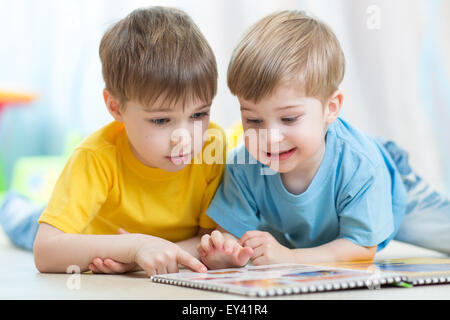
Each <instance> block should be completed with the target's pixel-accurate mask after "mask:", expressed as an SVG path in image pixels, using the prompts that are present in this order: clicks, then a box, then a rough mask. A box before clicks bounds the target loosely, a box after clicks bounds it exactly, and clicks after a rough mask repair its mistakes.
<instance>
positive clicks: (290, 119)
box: [281, 116, 300, 123]
mask: <svg viewBox="0 0 450 320" xmlns="http://www.w3.org/2000/svg"><path fill="white" fill-rule="evenodd" d="M298 118H300V116H295V117H286V118H281V121H283V122H286V123H290V122H294V121H295V120H297V119H298Z"/></svg>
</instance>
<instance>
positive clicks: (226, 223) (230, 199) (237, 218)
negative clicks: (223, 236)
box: [207, 160, 260, 238]
mask: <svg viewBox="0 0 450 320" xmlns="http://www.w3.org/2000/svg"><path fill="white" fill-rule="evenodd" d="M231 161H232V160H231ZM229 162H230V160H229ZM233 163H234V162H231V164H227V166H226V168H225V171H224V178H223V181H222V183H221V184H220V186H219V188H218V190H217V192H216V195H215V197H214V199H213V201H212V203H211V205H210V207H209V209H208V211H207V214H208V215H209V216H210V217H211V218H212V219H214V221H216V222H217V223H218V224H219V225H220V226H221V227H222V228H224V229H225V230H227V231H228V232H230V233H232V234H234V235H235V236H236V237H239V238H240V237H242V235H243V234H244V233H245V232H246V231H248V230H256V229H258V227H259V225H260V219H259V216H258V211H257V206H256V203H255V200H254V197H253V195H252V193H251V190H250V188H249V184H248V177H247V175H246V173H245V170H246V169H249V166H252V165H249V164H233Z"/></svg>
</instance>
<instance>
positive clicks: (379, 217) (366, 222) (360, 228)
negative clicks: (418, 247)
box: [337, 168, 394, 247]
mask: <svg viewBox="0 0 450 320" xmlns="http://www.w3.org/2000/svg"><path fill="white" fill-rule="evenodd" d="M360 169H361V168H360ZM358 172H359V173H356V174H355V175H354V176H353V177H352V179H351V181H350V183H349V184H348V185H347V186H346V188H344V191H343V192H342V193H341V194H340V196H339V197H338V203H337V213H338V217H339V237H340V238H344V239H347V240H350V241H352V242H353V243H355V244H358V245H361V246H365V247H370V246H376V245H378V244H380V243H381V242H383V241H384V240H386V239H387V238H388V237H389V236H390V235H391V234H392V233H393V231H394V216H393V209H392V197H391V193H390V191H391V187H390V185H391V182H390V179H389V176H388V175H386V174H384V171H383V170H377V169H376V168H373V169H370V168H366V169H365V170H358Z"/></svg>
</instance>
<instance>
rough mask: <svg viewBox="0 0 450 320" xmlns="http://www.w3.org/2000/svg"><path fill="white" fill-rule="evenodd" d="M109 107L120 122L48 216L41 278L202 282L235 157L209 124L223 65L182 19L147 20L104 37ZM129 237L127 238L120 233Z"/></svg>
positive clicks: (161, 15)
mask: <svg viewBox="0 0 450 320" xmlns="http://www.w3.org/2000/svg"><path fill="white" fill-rule="evenodd" d="M100 58H101V61H102V72H103V78H104V80H105V89H104V91H103V96H104V100H105V104H106V106H107V108H108V111H109V112H110V114H111V115H112V116H113V117H114V119H115V121H113V122H112V123H110V124H108V125H106V126H105V127H103V128H101V129H100V130H98V131H96V132H95V133H93V134H91V135H90V136H89V137H87V138H86V139H85V140H84V141H83V142H82V143H81V144H80V145H79V146H78V147H77V148H76V150H75V151H74V153H73V155H72V157H71V158H70V160H69V161H68V163H67V165H66V166H65V168H64V170H63V172H62V173H61V176H60V177H59V179H58V181H57V183H56V186H55V189H54V191H53V194H52V196H51V199H50V201H49V203H48V206H47V207H46V209H45V210H44V212H43V213H42V215H41V217H40V219H39V223H40V227H39V230H38V232H37V236H36V239H35V243H34V257H35V263H36V267H37V268H38V270H39V271H40V272H65V271H66V270H67V268H68V267H69V266H73V265H75V266H78V267H79V269H80V271H82V272H83V271H87V270H89V269H91V270H92V271H94V272H105V273H116V272H126V271H129V270H132V269H133V270H134V269H143V270H145V271H146V272H147V273H148V274H149V275H152V274H161V273H168V272H177V271H178V265H179V264H181V265H184V266H186V267H188V268H190V269H192V270H193V271H198V272H202V271H205V270H206V267H205V266H204V265H203V264H202V263H201V262H200V261H199V260H198V254H197V252H196V246H197V245H198V243H199V241H200V237H201V236H202V235H203V234H206V233H209V232H210V231H211V230H212V229H214V228H215V226H216V224H215V223H214V221H212V220H211V219H210V218H209V217H208V216H207V215H206V210H207V208H208V205H209V203H210V201H211V199H212V198H213V196H214V193H215V191H216V188H217V187H218V185H219V183H220V180H221V177H222V173H223V164H224V162H225V160H224V157H225V156H226V150H225V149H226V145H225V135H224V132H223V130H222V129H221V128H220V127H218V126H217V125H215V124H213V123H209V113H210V107H211V102H212V99H213V98H214V96H215V94H216V87H217V68H216V61H215V57H214V54H213V52H212V50H211V48H210V47H209V45H208V43H207V41H206V40H205V38H204V37H203V35H202V34H201V33H200V31H199V30H198V28H197V26H196V25H195V24H194V22H193V21H192V20H191V19H190V17H189V16H187V15H186V14H185V13H184V12H182V11H180V10H177V9H170V8H163V7H151V8H146V9H138V10H135V11H133V12H132V13H131V14H129V15H128V16H127V17H126V18H124V19H122V20H121V21H119V22H117V23H116V24H114V25H113V26H112V27H111V28H110V29H109V30H108V31H107V32H106V33H105V35H104V36H103V39H102V41H101V44H100ZM121 229H123V230H126V231H127V232H126V233H125V232H123V231H122V232H120V231H119V230H121Z"/></svg>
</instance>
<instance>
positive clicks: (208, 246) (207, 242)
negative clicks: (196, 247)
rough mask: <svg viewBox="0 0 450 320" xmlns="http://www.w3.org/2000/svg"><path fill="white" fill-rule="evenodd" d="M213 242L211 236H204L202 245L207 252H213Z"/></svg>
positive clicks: (201, 241) (201, 240)
mask: <svg viewBox="0 0 450 320" xmlns="http://www.w3.org/2000/svg"><path fill="white" fill-rule="evenodd" d="M211 242H212V241H211V236H210V235H209V234H205V235H203V237H202V238H201V239H200V245H201V247H202V248H203V250H204V251H205V252H209V251H211V249H212V247H211Z"/></svg>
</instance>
